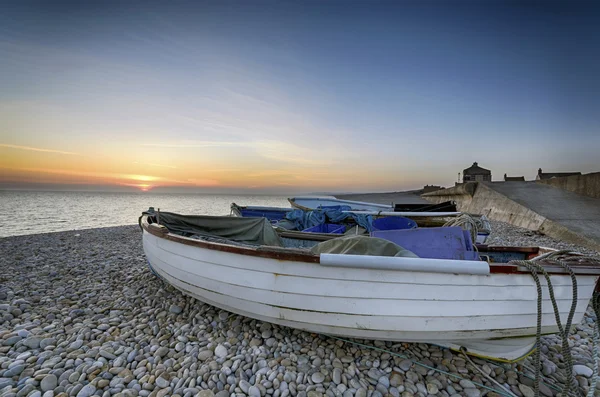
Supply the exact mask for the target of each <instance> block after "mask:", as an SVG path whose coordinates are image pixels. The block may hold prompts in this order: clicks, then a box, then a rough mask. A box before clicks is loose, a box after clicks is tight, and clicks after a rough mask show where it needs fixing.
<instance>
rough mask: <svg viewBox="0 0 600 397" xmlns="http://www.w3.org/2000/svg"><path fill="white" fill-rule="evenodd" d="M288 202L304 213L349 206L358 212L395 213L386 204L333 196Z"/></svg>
mask: <svg viewBox="0 0 600 397" xmlns="http://www.w3.org/2000/svg"><path fill="white" fill-rule="evenodd" d="M288 201H289V202H290V205H291V206H292V207H294V208H298V209H301V210H304V211H308V210H314V209H317V208H319V207H331V206H336V205H348V206H350V207H351V208H352V209H353V210H357V211H388V212H393V211H394V207H393V206H392V205H386V204H376V203H367V202H363V201H352V200H342V199H338V198H335V197H333V196H323V197H310V196H307V197H292V198H289V199H288Z"/></svg>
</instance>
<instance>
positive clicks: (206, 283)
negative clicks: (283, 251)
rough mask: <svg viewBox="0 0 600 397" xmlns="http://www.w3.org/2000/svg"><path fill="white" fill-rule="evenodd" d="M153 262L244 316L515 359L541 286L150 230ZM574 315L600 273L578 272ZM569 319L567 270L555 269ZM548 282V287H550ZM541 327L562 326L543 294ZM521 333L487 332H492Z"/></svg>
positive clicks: (177, 282)
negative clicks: (295, 255) (257, 250)
mask: <svg viewBox="0 0 600 397" xmlns="http://www.w3.org/2000/svg"><path fill="white" fill-rule="evenodd" d="M144 250H145V252H146V255H147V257H148V260H149V262H150V264H151V265H152V267H153V269H154V270H155V271H156V272H157V273H158V274H159V275H161V277H163V278H165V280H167V281H168V282H169V283H170V284H172V285H173V286H175V287H176V288H178V289H180V290H182V291H183V292H185V293H187V294H190V295H191V296H194V297H195V298H197V299H199V300H201V301H204V302H207V303H210V304H212V305H215V306H217V307H220V308H223V309H225V310H229V311H232V312H234V313H238V314H241V315H245V316H249V317H253V318H257V319H260V320H263V321H268V322H272V323H276V324H280V325H284V326H290V327H294V328H299V329H303V330H307V331H311V332H318V333H325V334H333V335H341V336H347V337H358V338H368V339H383V340H394V341H406V342H430V343H435V344H439V345H443V346H448V347H454V348H456V347H460V346H465V347H467V349H469V350H470V351H473V352H474V353H476V354H481V355H488V356H494V357H502V358H506V359H513V358H516V357H519V356H521V355H522V354H524V353H525V352H526V351H527V350H528V349H530V347H531V345H532V339H531V338H530V337H529V338H527V337H523V336H528V335H529V336H530V335H533V334H535V324H536V296H537V295H536V289H535V284H534V283H533V280H532V278H531V277H530V276H529V275H526V274H525V275H523V274H512V275H511V274H494V275H487V276H485V275H454V274H436V273H425V272H418V273H417V272H409V271H392V270H367V269H351V268H328V267H324V266H321V265H319V264H316V263H305V262H292V261H280V260H274V259H268V258H261V257H255V256H246V255H240V254H235V253H230V252H223V251H216V250H210V249H205V248H200V247H196V246H191V245H185V244H180V243H177V242H174V241H170V240H166V239H161V238H158V237H156V236H153V235H151V234H149V233H147V232H144ZM578 280H579V289H578V292H579V300H578V304H577V311H576V314H575V318H574V322H575V323H577V322H579V321H580V320H581V318H582V317H583V314H584V311H585V309H586V307H587V303H588V301H589V298H590V297H591V294H592V292H593V289H594V285H595V281H596V277H595V276H580V277H578ZM552 282H553V284H554V285H555V295H556V297H557V300H558V305H559V308H560V311H561V317H562V319H563V321H565V320H566V316H567V313H568V309H569V307H570V299H571V283H570V278H569V277H568V276H562V275H558V276H552ZM544 289H545V288H544ZM544 299H545V302H544V305H543V312H544V315H543V326H544V329H543V332H544V333H552V332H556V326H555V323H554V315H553V312H552V307H551V304H550V302H549V301H548V300H547V299H548V296H547V293H545V294H544ZM507 337H518V338H515V339H500V340H493V341H490V340H489V339H490V338H507Z"/></svg>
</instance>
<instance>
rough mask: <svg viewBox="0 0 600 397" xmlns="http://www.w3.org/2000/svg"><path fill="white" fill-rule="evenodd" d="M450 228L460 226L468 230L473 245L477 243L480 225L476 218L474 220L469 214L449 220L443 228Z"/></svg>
mask: <svg viewBox="0 0 600 397" xmlns="http://www.w3.org/2000/svg"><path fill="white" fill-rule="evenodd" d="M450 226H460V227H462V228H463V229H465V230H467V231H468V232H469V233H470V234H471V240H473V244H475V243H476V241H477V232H478V231H479V225H478V222H477V220H476V219H475V218H473V217H472V216H471V215H469V214H461V215H459V216H457V217H456V218H453V219H451V220H449V221H448V222H446V223H444V225H443V226H442V227H450Z"/></svg>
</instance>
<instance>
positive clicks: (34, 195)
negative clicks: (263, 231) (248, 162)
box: [0, 190, 290, 237]
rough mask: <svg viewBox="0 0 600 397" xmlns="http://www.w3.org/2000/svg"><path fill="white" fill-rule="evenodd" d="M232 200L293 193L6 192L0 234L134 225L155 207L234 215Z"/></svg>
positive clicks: (263, 201) (271, 200)
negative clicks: (141, 216) (146, 211)
mask: <svg viewBox="0 0 600 397" xmlns="http://www.w3.org/2000/svg"><path fill="white" fill-rule="evenodd" d="M231 203H236V204H238V205H261V206H270V207H289V206H290V205H289V203H288V201H287V196H260V195H255V196H254V195H213V194H169V193H151V192H139V193H108V192H106V193H103V192H48V191H35V192H34V191H6V190H5V191H0V237H8V236H18V235H25V234H37V233H48V232H60V231H66V230H81V229H89V228H97V227H107V226H121V225H134V224H137V223H138V218H139V217H140V215H141V214H142V211H145V210H147V209H148V208H149V207H154V208H155V209H157V208H160V210H161V211H169V212H177V213H180V214H186V215H192V214H193V215H200V214H202V215H229V214H230V212H231V210H230V205H231Z"/></svg>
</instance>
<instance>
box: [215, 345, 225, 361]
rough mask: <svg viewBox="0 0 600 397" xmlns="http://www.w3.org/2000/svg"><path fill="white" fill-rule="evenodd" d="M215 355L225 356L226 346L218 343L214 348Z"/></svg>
mask: <svg viewBox="0 0 600 397" xmlns="http://www.w3.org/2000/svg"><path fill="white" fill-rule="evenodd" d="M215 356H217V357H219V358H223V357H226V356H227V348H226V347H225V346H223V345H218V346H217V348H216V349H215Z"/></svg>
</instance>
